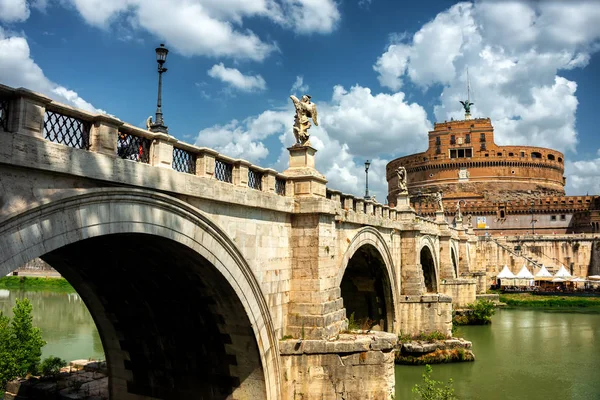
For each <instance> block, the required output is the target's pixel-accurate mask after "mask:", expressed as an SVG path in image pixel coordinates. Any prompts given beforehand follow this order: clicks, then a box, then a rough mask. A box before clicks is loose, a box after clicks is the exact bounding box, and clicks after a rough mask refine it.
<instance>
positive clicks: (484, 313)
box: [467, 300, 496, 324]
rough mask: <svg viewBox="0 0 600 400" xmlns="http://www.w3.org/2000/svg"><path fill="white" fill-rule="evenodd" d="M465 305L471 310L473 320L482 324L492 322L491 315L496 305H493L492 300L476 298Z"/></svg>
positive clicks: (494, 311)
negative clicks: (473, 301)
mask: <svg viewBox="0 0 600 400" xmlns="http://www.w3.org/2000/svg"><path fill="white" fill-rule="evenodd" d="M467 307H468V308H469V309H471V310H473V317H474V319H475V321H477V322H479V323H483V324H489V323H490V322H492V315H494V314H495V313H496V306H495V305H494V302H493V301H490V300H478V301H477V302H475V303H473V304H469V305H468V306H467Z"/></svg>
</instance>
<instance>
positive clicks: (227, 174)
mask: <svg viewBox="0 0 600 400" xmlns="http://www.w3.org/2000/svg"><path fill="white" fill-rule="evenodd" d="M215 178H216V179H217V180H218V181H221V182H228V183H232V182H233V164H231V163H228V162H226V161H223V160H219V159H216V160H215Z"/></svg>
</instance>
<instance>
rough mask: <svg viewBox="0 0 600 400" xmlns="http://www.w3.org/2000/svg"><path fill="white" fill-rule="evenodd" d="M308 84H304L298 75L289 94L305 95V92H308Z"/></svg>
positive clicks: (301, 77)
mask: <svg viewBox="0 0 600 400" xmlns="http://www.w3.org/2000/svg"><path fill="white" fill-rule="evenodd" d="M308 89H309V87H308V84H304V77H303V76H302V75H298V76H296V81H295V82H294V84H293V85H292V88H291V89H290V93H291V94H298V93H302V94H305V93H306V92H308Z"/></svg>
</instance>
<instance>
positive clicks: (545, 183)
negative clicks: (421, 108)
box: [386, 112, 600, 235]
mask: <svg viewBox="0 0 600 400" xmlns="http://www.w3.org/2000/svg"><path fill="white" fill-rule="evenodd" d="M401 166H402V167H404V168H406V172H407V180H408V191H409V194H410V196H411V203H412V205H413V207H415V209H416V210H417V212H419V213H421V214H423V215H425V216H433V215H434V213H435V211H436V209H437V206H436V205H435V202H432V201H430V199H431V197H432V196H431V195H432V194H434V193H438V192H442V193H443V206H444V214H445V217H446V219H447V220H448V222H449V223H455V219H456V216H457V215H458V214H462V215H464V216H465V217H466V218H465V220H464V221H463V223H464V224H465V226H468V227H471V228H473V229H474V231H475V232H476V233H477V234H479V235H484V234H488V235H522V234H563V233H596V232H600V196H598V195H595V196H566V195H565V189H564V187H565V183H566V177H564V176H563V174H564V155H563V154H562V153H561V152H559V151H556V150H552V149H547V148H543V147H533V146H500V145H497V144H496V143H495V142H494V128H493V126H492V123H491V121H490V119H489V118H476V119H471V118H470V114H469V113H468V112H467V113H466V115H465V119H464V120H462V121H449V122H448V121H444V122H441V123H436V124H435V125H434V129H433V130H432V131H430V132H429V147H428V149H427V150H426V151H425V152H422V153H417V154H412V155H409V156H405V157H400V158H397V159H395V160H392V161H391V162H389V163H388V164H387V166H386V179H387V182H388V198H389V199H390V201H393V200H392V199H395V198H396V196H397V194H398V177H397V174H396V173H395V171H396V169H397V168H398V167H401ZM458 204H460V206H458Z"/></svg>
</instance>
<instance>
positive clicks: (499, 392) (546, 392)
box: [396, 310, 600, 400]
mask: <svg viewBox="0 0 600 400" xmlns="http://www.w3.org/2000/svg"><path fill="white" fill-rule="evenodd" d="M460 331H461V332H460V335H459V336H463V337H465V338H467V339H468V340H471V341H473V350H474V352H475V357H476V361H475V362H473V363H463V364H445V365H444V364H442V365H434V366H433V377H434V379H436V380H442V381H447V380H448V379H449V378H453V379H454V387H455V389H456V394H457V396H458V397H459V398H460V399H462V400H468V399H528V400H529V399H531V400H536V399H540V400H542V399H544V400H545V399H573V400H584V399H586V400H587V399H597V398H600V379H599V378H598V371H599V370H600V357H598V354H600V351H599V350H600V336H599V333H598V332H600V314H599V313H598V312H597V311H594V312H569V313H566V312H545V311H542V310H500V311H499V312H498V313H497V314H496V315H495V316H494V317H493V324H492V325H491V326H469V327H461V328H460ZM423 370H424V368H423V367H411V366H397V367H396V398H397V399H402V400H405V399H413V398H415V397H414V395H413V394H412V393H411V388H412V386H413V385H414V384H415V383H419V382H420V380H421V374H422V373H423Z"/></svg>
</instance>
